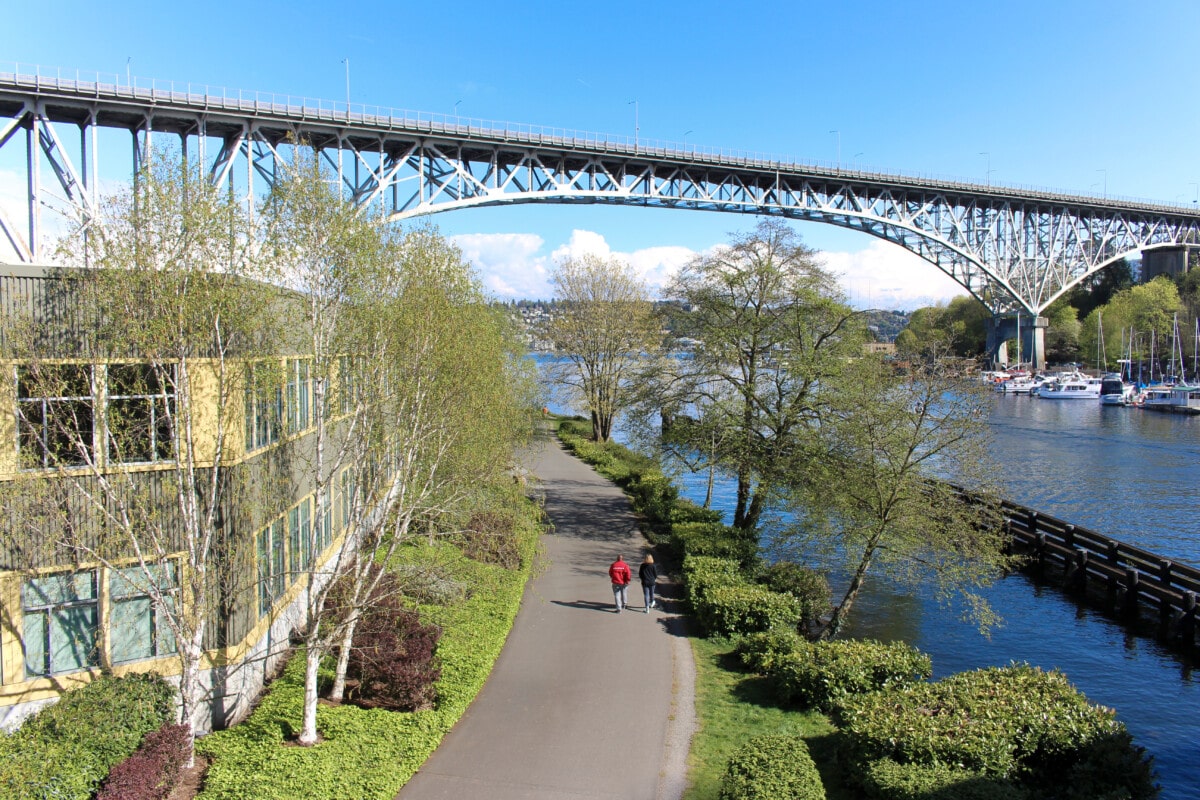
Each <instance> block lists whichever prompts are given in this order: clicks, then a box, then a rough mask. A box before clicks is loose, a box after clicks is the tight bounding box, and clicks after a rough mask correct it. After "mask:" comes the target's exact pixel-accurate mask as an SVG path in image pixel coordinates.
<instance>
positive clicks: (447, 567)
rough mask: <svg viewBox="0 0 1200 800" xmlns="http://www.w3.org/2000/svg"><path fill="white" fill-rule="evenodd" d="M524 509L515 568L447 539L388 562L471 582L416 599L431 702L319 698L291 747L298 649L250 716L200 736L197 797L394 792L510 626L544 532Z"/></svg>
mask: <svg viewBox="0 0 1200 800" xmlns="http://www.w3.org/2000/svg"><path fill="white" fill-rule="evenodd" d="M523 514H524V516H523V518H522V519H521V520H520V522H519V523H518V525H517V526H516V537H517V542H518V546H519V550H520V553H521V558H520V563H519V565H518V566H517V567H516V568H514V569H506V568H505V567H503V566H501V565H497V564H488V563H483V562H481V561H477V560H475V559H472V558H469V557H467V556H466V555H463V554H462V552H461V551H460V550H459V549H458V548H457V547H454V546H453V545H451V544H450V543H448V542H445V541H442V542H435V543H434V544H429V543H421V544H412V545H408V546H405V547H404V548H402V549H401V551H400V552H399V553H398V554H397V559H396V563H395V564H393V565H391V566H392V567H393V568H394V569H396V570H397V571H400V572H409V571H411V570H412V569H413V568H414V567H415V566H419V565H421V564H430V565H436V569H437V570H438V571H439V573H440V574H441V575H442V576H443V577H444V578H445V580H446V581H448V582H453V583H455V584H460V585H462V586H465V587H468V589H467V590H466V592H465V596H463V597H461V598H459V599H455V600H454V601H453V602H450V603H448V604H445V605H438V604H436V603H430V602H421V603H415V604H414V606H413V610H415V611H416V612H417V613H418V614H419V616H420V621H421V623H422V624H425V625H436V626H437V627H438V628H440V629H441V631H442V636H441V638H440V639H439V640H438V643H437V650H436V652H437V658H438V661H439V664H440V669H441V674H440V676H439V677H438V679H437V680H436V681H435V683H434V684H433V686H434V690H435V693H436V701H435V702H434V704H433V705H432V707H429V708H424V709H420V710H416V711H410V712H396V711H388V710H385V709H381V708H371V709H365V708H359V707H356V706H354V705H352V704H349V703H347V704H343V705H339V706H330V705H321V706H320V708H319V709H318V714H317V728H318V731H319V733H320V736H321V741H320V742H319V743H318V744H316V745H314V746H312V747H294V746H290V745H289V741H290V739H291V737H293V736H294V735H295V734H296V733H297V732H298V729H299V725H300V720H301V704H302V702H303V692H304V686H303V678H304V675H303V671H304V654H303V652H301V651H298V652H297V653H296V654H295V655H294V656H293V657H292V659H291V660H290V661H289V663H288V665H287V667H286V668H285V669H284V672H283V674H282V675H281V676H280V677H279V678H278V679H277V680H276V681H275V682H274V683H272V684H271V686H270V687H269V690H268V691H267V692H266V693H265V695H264V696H263V698H262V701H261V703H260V704H259V706H258V708H257V709H256V710H255V711H254V712H253V713H252V714H251V715H250V717H249V718H247V719H246V720H245V721H244V722H242V723H241V724H239V725H236V726H234V727H233V728H230V729H229V730H227V731H220V732H217V733H214V734H211V735H209V736H207V737H205V738H203V739H201V740H200V741H199V742H198V743H197V748H198V751H199V752H201V753H202V754H204V755H206V756H208V757H209V758H211V759H212V764H211V766H210V767H209V771H208V775H207V777H206V781H205V786H204V789H203V791H202V792H201V794H200V795H199V797H200V799H201V800H235V799H236V800H266V799H267V798H271V799H272V800H274V799H276V798H294V797H304V798H306V799H309V800H372V798H380V799H383V798H388V799H390V798H392V797H394V796H395V794H396V793H397V792H398V791H399V790H400V788H401V787H402V786H403V785H404V784H405V783H406V782H407V781H408V779H409V778H411V777H412V775H413V774H414V773H415V772H416V771H417V769H418V768H419V767H420V766H421V764H423V763H424V762H425V759H426V758H428V756H429V755H430V754H431V753H432V752H433V750H434V749H436V747H437V745H438V743H439V742H440V741H441V739H442V737H443V736H444V735H445V733H446V732H447V731H448V730H449V729H450V728H451V727H452V726H453V725H454V723H455V722H457V721H458V719H459V717H461V716H462V714H463V713H464V712H465V711H466V709H467V706H468V705H469V704H470V703H471V701H472V700H473V699H474V698H475V695H476V694H478V692H479V690H480V689H481V688H482V687H483V684H484V681H486V679H487V676H488V674H489V673H490V671H491V668H492V665H493V664H494V662H495V660H496V657H497V656H498V655H499V653H500V649H501V647H502V646H503V644H504V640H505V637H506V636H507V635H508V631H509V630H510V629H511V627H512V622H513V619H514V618H515V617H516V613H517V609H518V607H519V605H520V600H521V595H522V593H523V592H524V587H525V582H526V580H527V579H528V577H529V575H530V572H531V569H532V565H533V561H534V554H535V551H536V545H537V539H538V534H539V532H540V529H539V527H538V525H537V524H536V520H535V515H534V514H533V509H532V507H531V506H529V507H526V508H525V511H524V512H523ZM327 674H328V673H327Z"/></svg>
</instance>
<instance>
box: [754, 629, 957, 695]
mask: <svg viewBox="0 0 1200 800" xmlns="http://www.w3.org/2000/svg"><path fill="white" fill-rule="evenodd" d="M766 674H767V675H768V676H769V677H770V678H771V680H772V682H773V683H774V685H775V691H776V693H777V695H778V697H779V699H780V700H781V701H782V702H784V703H789V704H796V705H799V706H801V707H802V708H818V709H820V710H822V711H825V712H829V711H832V710H833V709H835V708H837V707H838V706H839V705H840V704H841V703H843V702H845V701H846V700H848V699H850V698H853V697H856V696H858V695H863V694H867V693H869V692H877V691H879V690H881V689H887V688H890V687H892V686H907V685H910V684H913V683H916V682H918V681H922V680H928V679H929V677H930V676H931V675H932V674H933V663H932V662H931V661H930V659H929V656H927V655H925V654H924V653H922V652H921V651H919V650H917V649H916V648H915V647H912V646H911V645H908V644H905V643H904V642H892V643H890V644H884V643H882V642H874V641H870V640H855V639H847V640H844V641H841V640H839V641H832V642H801V643H799V644H798V645H797V646H796V647H795V648H794V649H793V650H792V652H790V653H786V654H783V655H779V656H777V657H776V658H775V659H774V661H773V662H772V663H771V664H770V667H769V668H768V669H767V670H766Z"/></svg>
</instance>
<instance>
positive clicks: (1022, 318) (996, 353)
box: [987, 314, 1050, 369]
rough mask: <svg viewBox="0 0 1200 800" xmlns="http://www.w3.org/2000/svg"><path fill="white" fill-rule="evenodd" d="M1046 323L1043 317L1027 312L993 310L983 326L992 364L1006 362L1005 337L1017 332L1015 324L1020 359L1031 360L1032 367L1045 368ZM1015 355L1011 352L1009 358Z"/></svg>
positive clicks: (1028, 361)
mask: <svg viewBox="0 0 1200 800" xmlns="http://www.w3.org/2000/svg"><path fill="white" fill-rule="evenodd" d="M1018 321H1019V322H1020V324H1019V325H1018ZM1049 324H1050V323H1049V321H1048V320H1047V319H1046V318H1045V317H1031V316H1029V315H1027V314H997V315H996V316H994V317H992V319H991V322H990V324H989V325H988V329H987V352H988V358H989V360H990V361H991V362H992V366H993V367H1002V366H1005V365H1007V364H1008V363H1009V360H1008V359H1009V353H1008V340H1009V339H1012V338H1015V337H1016V336H1017V334H1018V328H1019V329H1020V336H1021V354H1020V357H1021V362H1022V363H1029V364H1032V365H1033V368H1034V369H1045V367H1046V327H1047V326H1048V325H1049ZM1016 357H1017V356H1016V354H1015V353H1014V354H1013V358H1014V359H1015V358H1016Z"/></svg>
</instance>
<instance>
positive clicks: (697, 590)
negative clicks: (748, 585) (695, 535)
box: [683, 556, 746, 609]
mask: <svg viewBox="0 0 1200 800" xmlns="http://www.w3.org/2000/svg"><path fill="white" fill-rule="evenodd" d="M683 581H684V583H685V584H687V592H688V600H689V601H690V602H691V604H692V608H693V609H695V608H697V607H698V606H699V605H700V604H701V603H702V602H703V600H704V597H705V595H706V594H707V593H708V591H709V590H710V589H712V588H714V587H717V586H730V585H734V584H740V583H745V581H746V579H745V577H744V576H743V574H742V570H741V566H740V565H739V564H738V562H736V561H734V560H732V559H728V558H714V557H712V556H685V557H684V559H683Z"/></svg>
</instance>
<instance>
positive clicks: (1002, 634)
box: [552, 394, 1200, 800]
mask: <svg viewBox="0 0 1200 800" xmlns="http://www.w3.org/2000/svg"><path fill="white" fill-rule="evenodd" d="M552 408H553V407H552ZM554 410H556V411H565V409H561V408H554ZM991 422H992V428H993V434H994V437H995V450H994V455H995V457H996V460H997V462H998V463H999V464H1000V466H1001V467H1002V469H1003V472H1004V473H1005V476H1006V480H1005V494H1006V496H1007V497H1008V498H1009V499H1011V500H1013V501H1015V502H1018V503H1021V504H1024V505H1028V506H1030V507H1032V508H1035V509H1038V510H1039V511H1043V512H1045V513H1048V514H1051V515H1053V516H1056V517H1060V518H1062V519H1065V520H1067V521H1069V522H1074V523H1076V524H1078V525H1083V526H1086V527H1089V528H1093V529H1095V530H1097V531H1099V532H1100V533H1104V534H1107V535H1110V536H1113V537H1115V538H1117V539H1121V540H1123V541H1126V542H1128V543H1129V544H1135V545H1137V546H1139V547H1142V548H1144V549H1146V550H1149V551H1151V552H1153V553H1157V554H1159V555H1162V556H1164V557H1166V558H1171V559H1174V560H1176V561H1179V562H1182V563H1187V564H1191V565H1192V566H1200V513H1198V512H1197V506H1196V505H1195V503H1194V500H1193V496H1194V492H1195V487H1197V486H1200V416H1197V417H1188V416H1183V415H1175V414H1164V413H1158V412H1153V411H1143V410H1139V409H1133V408H1120V407H1105V406H1101V405H1100V404H1099V403H1098V402H1094V401H1080V400H1059V401H1053V400H1039V399H1037V398H1030V397H1024V396H1003V395H999V394H997V395H996V396H995V398H994V400H993V408H992V413H991ZM679 483H680V484H681V487H682V490H683V494H684V495H685V496H686V497H689V498H690V499H692V500H694V501H695V502H697V503H699V502H701V501H703V499H704V491H705V476H704V475H691V476H683V477H682V478H681V479H680V480H679ZM733 490H734V487H733V484H732V482H730V481H727V480H726V481H722V480H718V481H717V484H716V487H715V491H714V499H713V506H714V507H715V508H720V509H723V510H726V511H727V514H731V513H732V508H733V502H734V499H733ZM834 588H835V592H836V591H837V590H838V588H839V587H837V586H835V587H834ZM842 588H844V587H842ZM986 596H987V598H988V600H989V601H990V602H991V603H992V605H993V606H994V607H995V608H996V609H997V610H999V611H1000V613H1001V614H1002V615H1003V617H1004V619H1005V623H1004V625H1003V626H1002V627H1000V628H998V629H996V630H994V631H993V632H992V634H991V637H990V638H984V637H983V636H981V635H980V634H979V632H978V631H977V630H976V629H975V628H974V627H973V626H971V625H969V624H966V623H964V622H962V621H960V620H959V619H958V617H957V615H956V613H955V612H954V611H952V610H948V609H944V608H941V607H939V606H938V605H937V604H936V603H935V602H933V601H931V600H927V599H922V598H920V597H917V596H914V595H913V594H909V593H903V592H897V591H893V590H890V589H889V588H887V587H883V586H880V585H879V583H878V582H877V583H875V584H871V583H868V587H867V589H866V590H864V593H863V596H861V597H860V599H859V601H858V603H857V604H856V605H855V608H854V612H853V613H852V615H851V621H850V625H849V630H848V632H847V633H848V635H851V636H860V637H871V638H876V639H883V640H888V641H892V640H903V641H907V642H909V643H911V644H913V645H915V646H916V647H919V648H920V649H921V650H923V651H924V652H926V653H929V655H930V656H931V657H932V659H933V665H934V672H935V677H943V676H945V675H948V674H951V673H954V672H959V671H962V670H968V669H976V668H979V667H984V666H992V665H1004V664H1008V663H1010V662H1013V661H1017V662H1028V663H1030V664H1034V665H1037V666H1040V667H1042V668H1044V669H1060V670H1062V671H1063V672H1065V673H1066V674H1067V676H1068V677H1069V678H1070V679H1071V681H1072V682H1073V683H1074V684H1075V685H1076V686H1077V687H1078V688H1079V689H1080V690H1081V691H1083V692H1084V694H1086V695H1087V696H1088V698H1089V699H1091V700H1092V701H1093V702H1096V703H1100V704H1103V705H1106V706H1109V707H1111V708H1115V709H1116V710H1117V716H1118V718H1120V719H1121V720H1122V721H1123V722H1124V723H1125V724H1126V725H1127V726H1128V727H1129V729H1130V731H1131V732H1132V733H1133V735H1134V737H1135V738H1136V740H1137V742H1138V743H1139V744H1141V745H1142V746H1143V747H1146V748H1147V749H1148V750H1149V751H1150V752H1151V753H1153V754H1154V757H1155V764H1156V767H1157V769H1158V773H1159V781H1160V783H1161V784H1162V786H1163V793H1162V797H1163V798H1164V800H1200V686H1198V682H1197V681H1196V680H1195V679H1194V678H1193V676H1192V672H1191V668H1190V666H1189V664H1188V663H1187V662H1186V660H1185V659H1183V658H1182V657H1181V656H1179V655H1177V654H1176V653H1174V652H1172V651H1169V650H1167V649H1165V648H1164V647H1162V646H1160V645H1159V644H1158V643H1156V642H1155V641H1153V640H1152V639H1147V638H1139V637H1137V636H1135V635H1133V634H1130V633H1129V632H1128V631H1127V630H1126V629H1125V628H1123V627H1122V626H1120V625H1118V624H1115V623H1114V622H1112V621H1110V620H1108V619H1106V618H1105V617H1104V616H1103V615H1102V614H1100V613H1099V612H1098V611H1095V610H1092V609H1090V608H1087V607H1085V606H1081V605H1079V604H1077V603H1076V602H1074V601H1073V600H1072V599H1070V598H1069V597H1067V596H1066V595H1064V594H1063V593H1061V592H1060V591H1058V590H1057V589H1055V588H1053V587H1043V586H1038V585H1037V584H1035V583H1034V582H1033V581H1031V580H1030V579H1028V578H1026V577H1025V576H1023V575H1014V576H1011V577H1009V578H1006V579H1004V580H1002V581H1000V582H998V583H997V584H996V585H994V586H992V587H991V588H990V589H989V590H988V591H987V593H986Z"/></svg>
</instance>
